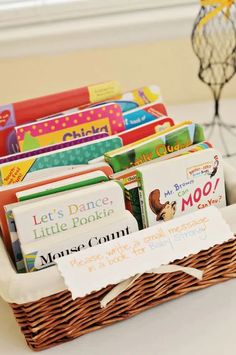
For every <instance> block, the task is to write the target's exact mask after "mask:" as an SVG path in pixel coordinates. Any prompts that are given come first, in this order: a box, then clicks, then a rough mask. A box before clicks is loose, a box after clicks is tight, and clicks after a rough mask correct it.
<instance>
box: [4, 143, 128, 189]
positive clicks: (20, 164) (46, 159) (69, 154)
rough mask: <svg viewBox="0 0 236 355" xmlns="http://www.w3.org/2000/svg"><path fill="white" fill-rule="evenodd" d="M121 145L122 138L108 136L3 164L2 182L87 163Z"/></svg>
mask: <svg viewBox="0 0 236 355" xmlns="http://www.w3.org/2000/svg"><path fill="white" fill-rule="evenodd" d="M121 146H122V140H121V138H119V137H115V136H114V137H107V138H103V139H98V140H95V141H93V142H88V143H84V144H80V145H78V146H72V147H68V148H65V149H63V150H61V149H59V150H56V151H54V152H49V153H44V154H40V155H36V156H34V157H29V158H25V159H21V160H17V161H16V162H14V161H13V162H10V163H5V164H1V165H0V184H2V185H11V184H14V183H17V182H20V181H23V180H25V179H26V178H27V175H28V174H30V173H32V172H36V171H39V170H43V169H47V168H54V167H58V166H71V165H80V164H87V163H88V161H89V160H91V159H93V158H96V157H99V156H101V155H102V154H104V153H105V152H107V151H109V150H112V149H114V148H116V147H121Z"/></svg>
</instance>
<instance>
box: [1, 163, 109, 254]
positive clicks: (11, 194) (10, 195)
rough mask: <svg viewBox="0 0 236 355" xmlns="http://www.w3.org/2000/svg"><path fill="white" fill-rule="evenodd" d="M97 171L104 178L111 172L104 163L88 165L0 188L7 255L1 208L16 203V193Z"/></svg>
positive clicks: (8, 237)
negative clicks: (104, 175)
mask: <svg viewBox="0 0 236 355" xmlns="http://www.w3.org/2000/svg"><path fill="white" fill-rule="evenodd" d="M97 170H99V171H103V172H104V173H105V174H106V176H110V175H111V174H112V172H113V171H112V169H111V168H110V166H109V165H108V164H106V163H98V164H90V165H86V166H80V167H77V168H75V169H70V170H65V171H63V172H61V173H57V174H55V175H48V176H44V177H43V178H42V177H39V178H38V179H34V180H30V181H23V182H20V183H16V184H13V185H8V186H2V187H0V226H1V231H2V239H3V241H4V244H5V246H6V248H7V250H8V252H9V254H10V255H12V248H11V241H10V235H9V230H8V226H7V221H6V216H5V211H4V207H3V206H5V205H8V204H11V203H14V202H17V197H16V193H17V192H20V191H23V190H25V189H29V188H33V187H37V186H42V185H45V184H48V183H53V182H55V181H59V180H63V179H66V178H71V177H73V176H77V175H82V174H86V173H89V172H92V171H97Z"/></svg>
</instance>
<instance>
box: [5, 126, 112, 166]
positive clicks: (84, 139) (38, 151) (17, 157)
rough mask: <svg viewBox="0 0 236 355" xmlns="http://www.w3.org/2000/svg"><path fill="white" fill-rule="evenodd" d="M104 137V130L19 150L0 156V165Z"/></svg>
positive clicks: (105, 135)
mask: <svg viewBox="0 0 236 355" xmlns="http://www.w3.org/2000/svg"><path fill="white" fill-rule="evenodd" d="M106 137H108V133H105V132H103V133H97V134H93V135H91V136H85V137H81V138H76V139H72V140H70V141H66V142H61V143H56V144H52V145H49V146H47V147H42V148H38V149H33V150H28V151H26V152H19V153H15V154H11V155H6V156H4V157H0V165H1V164H5V163H10V162H13V161H16V160H21V159H25V158H30V157H34V156H36V155H40V154H44V153H49V152H54V151H55V150H59V149H65V148H68V147H74V146H76V145H79V144H83V143H87V142H90V141H95V140H97V139H101V138H106Z"/></svg>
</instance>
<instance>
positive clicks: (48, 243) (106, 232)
mask: <svg viewBox="0 0 236 355" xmlns="http://www.w3.org/2000/svg"><path fill="white" fill-rule="evenodd" d="M137 231H138V225H137V221H136V219H135V218H134V217H133V216H132V214H131V213H130V212H129V211H124V212H123V213H122V214H120V215H119V216H115V217H112V218H111V219H110V220H107V221H106V222H103V221H98V222H97V224H96V228H94V227H93V228H91V226H88V227H85V228H84V229H83V231H81V232H79V231H78V230H73V231H67V232H63V233H61V234H58V235H57V236H55V237H54V238H50V239H46V240H45V239H43V240H38V241H36V242H33V243H27V244H23V245H22V252H23V257H24V261H25V265H26V269H27V271H28V272H31V271H36V270H39V269H42V268H45V267H48V266H50V265H53V264H54V262H55V259H57V258H61V257H63V256H66V255H69V254H72V253H76V252H79V251H81V250H84V249H87V248H91V247H93V246H96V245H99V244H102V243H106V242H109V241H111V240H114V239H118V238H126V237H127V236H128V235H129V234H131V233H134V232H137Z"/></svg>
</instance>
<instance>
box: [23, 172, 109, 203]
mask: <svg viewBox="0 0 236 355" xmlns="http://www.w3.org/2000/svg"><path fill="white" fill-rule="evenodd" d="M103 181H108V177H107V176H106V175H105V174H104V173H103V172H102V171H93V172H91V173H88V174H83V175H79V176H74V177H72V178H69V179H64V180H60V181H57V182H53V183H50V184H46V185H42V186H38V187H34V188H32V189H28V190H24V191H20V192H17V193H16V197H17V199H18V201H26V200H32V199H34V198H38V197H43V196H48V195H53V194H55V193H58V192H64V191H69V190H74V189H78V188H81V187H84V186H89V185H94V184H98V183H100V182H103Z"/></svg>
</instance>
